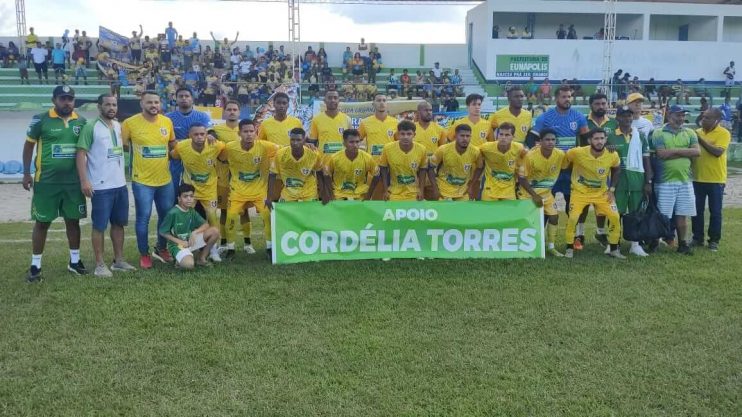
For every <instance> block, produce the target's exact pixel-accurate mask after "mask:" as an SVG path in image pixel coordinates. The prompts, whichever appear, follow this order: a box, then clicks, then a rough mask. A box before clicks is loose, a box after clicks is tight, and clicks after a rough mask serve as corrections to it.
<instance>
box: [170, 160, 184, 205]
mask: <svg viewBox="0 0 742 417" xmlns="http://www.w3.org/2000/svg"><path fill="white" fill-rule="evenodd" d="M182 176H183V162H182V161H180V160H178V159H171V160H170V178H172V181H173V182H172V187H173V205H175V203H177V202H178V187H180V182H181V181H180V180H181V178H180V177H182Z"/></svg>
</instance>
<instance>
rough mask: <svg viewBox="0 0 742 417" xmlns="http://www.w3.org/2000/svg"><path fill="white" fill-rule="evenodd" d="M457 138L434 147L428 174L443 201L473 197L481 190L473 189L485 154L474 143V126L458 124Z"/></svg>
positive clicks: (470, 198) (436, 194)
mask: <svg viewBox="0 0 742 417" xmlns="http://www.w3.org/2000/svg"><path fill="white" fill-rule="evenodd" d="M454 133H455V136H454V141H453V142H451V143H447V144H445V145H443V146H441V147H440V148H438V149H436V150H435V153H434V154H433V157H432V158H431V167H430V170H429V173H428V177H429V178H430V179H431V182H432V184H433V195H434V196H437V197H438V198H439V199H441V200H453V201H465V200H474V199H475V198H476V195H477V193H478V191H479V190H477V189H476V188H474V186H473V182H472V178H473V177H474V172H475V171H478V172H479V173H480V175H481V172H482V166H483V165H482V164H483V162H482V153H481V152H480V150H479V148H477V147H476V146H472V145H471V144H470V143H471V127H469V126H467V125H463V124H462V125H458V126H456V129H455V130H454Z"/></svg>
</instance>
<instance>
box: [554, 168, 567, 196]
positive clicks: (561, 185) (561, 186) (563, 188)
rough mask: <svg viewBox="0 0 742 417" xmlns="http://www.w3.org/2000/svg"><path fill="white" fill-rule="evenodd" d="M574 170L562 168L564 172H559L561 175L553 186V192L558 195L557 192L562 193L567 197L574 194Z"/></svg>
mask: <svg viewBox="0 0 742 417" xmlns="http://www.w3.org/2000/svg"><path fill="white" fill-rule="evenodd" d="M571 187H572V170H571V169H566V170H562V172H560V173H559V177H558V178H557V180H556V182H555V183H554V186H553V187H551V193H552V194H554V195H556V194H557V193H562V194H563V195H564V196H565V198H568V197H566V196H569V195H570V194H572V188H571Z"/></svg>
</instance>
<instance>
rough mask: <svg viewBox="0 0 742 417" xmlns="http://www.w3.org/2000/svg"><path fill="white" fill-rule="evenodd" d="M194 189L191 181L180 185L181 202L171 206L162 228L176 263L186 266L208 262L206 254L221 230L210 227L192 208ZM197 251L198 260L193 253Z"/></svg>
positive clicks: (190, 267)
mask: <svg viewBox="0 0 742 417" xmlns="http://www.w3.org/2000/svg"><path fill="white" fill-rule="evenodd" d="M194 192H195V189H194V188H193V186H192V185H191V184H182V185H181V186H180V187H179V188H178V204H176V205H175V207H173V208H171V209H170V211H169V212H168V213H167V215H166V216H165V218H164V219H163V221H162V225H161V226H160V229H159V232H160V235H161V236H162V237H164V238H165V240H167V248H168V250H169V251H170V254H171V255H173V258H175V262H177V265H178V266H180V267H181V268H185V269H193V267H194V266H195V265H200V266H207V265H209V262H208V261H207V260H206V257H207V256H208V255H209V252H210V251H211V248H212V247H213V246H214V244H216V242H217V241H218V240H219V229H217V228H216V227H210V226H209V224H208V223H206V221H205V220H204V219H203V217H201V215H199V214H198V213H197V212H196V210H194V209H193V205H194V203H195V198H194V195H193V194H194ZM198 250H200V252H199V253H198V260H195V261H194V252H196V251H198Z"/></svg>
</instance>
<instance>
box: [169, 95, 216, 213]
mask: <svg viewBox="0 0 742 417" xmlns="http://www.w3.org/2000/svg"><path fill="white" fill-rule="evenodd" d="M175 102H176V104H177V106H178V108H177V109H176V110H175V111H171V112H170V113H167V114H166V115H165V116H167V117H168V118H169V119H170V120H172V121H173V129H175V140H177V141H181V140H185V139H188V131H189V130H190V128H191V125H193V124H196V123H198V124H202V125H204V126H206V128H207V130H208V133H207V135H206V139H207V140H208V141H209V143H214V140H215V139H214V136H213V132H214V131H213V130H212V128H213V124H212V123H211V117H209V115H208V114H206V113H204V112H201V111H198V110H195V109H194V108H193V94H192V93H191V90H189V89H188V88H187V87H180V88H178V89H177V90H176V91H175ZM170 175H171V176H172V178H173V199H175V197H176V196H177V195H178V186H179V185H180V182H181V176H182V175H183V163H182V162H181V161H179V160H177V159H171V160H170Z"/></svg>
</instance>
